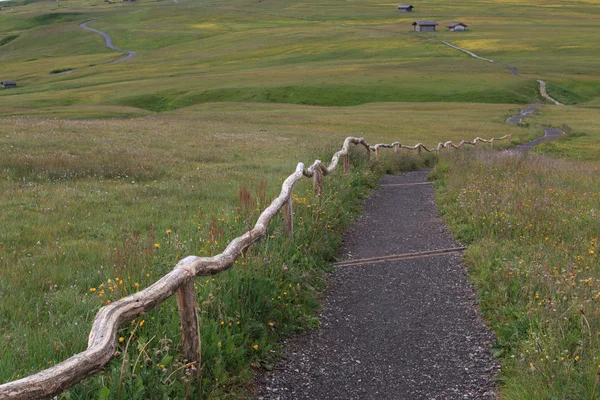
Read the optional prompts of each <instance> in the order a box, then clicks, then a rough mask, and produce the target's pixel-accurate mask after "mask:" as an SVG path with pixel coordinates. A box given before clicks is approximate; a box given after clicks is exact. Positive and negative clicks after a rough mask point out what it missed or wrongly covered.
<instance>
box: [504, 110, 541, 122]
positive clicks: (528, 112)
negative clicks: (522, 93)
mask: <svg viewBox="0 0 600 400" xmlns="http://www.w3.org/2000/svg"><path fill="white" fill-rule="evenodd" d="M535 110H537V108H535V107H534V106H529V107H527V108H526V109H524V110H523V111H521V114H519V115H515V116H514V117H510V118H509V119H507V120H506V122H508V123H509V124H520V123H521V122H523V118H524V117H526V116H528V115H531V114H533V113H534V112H535Z"/></svg>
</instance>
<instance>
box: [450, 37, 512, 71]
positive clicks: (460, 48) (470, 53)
mask: <svg viewBox="0 0 600 400" xmlns="http://www.w3.org/2000/svg"><path fill="white" fill-rule="evenodd" d="M440 42H441V43H443V44H445V45H446V46H449V47H452V48H453V49H456V50H459V51H462V52H464V53H467V54H468V55H470V56H471V57H474V58H477V59H478V60H482V61H487V62H491V63H493V64H497V65H501V66H503V67H504V68H506V69H507V70H509V71H510V73H511V74H513V75H514V76H519V77H520V76H521V75H520V74H519V72H518V71H517V69H516V68H515V67H511V66H510V65H506V64H502V63H499V62H498V61H494V60H491V59H489V58H484V57H481V56H478V55H477V54H475V53H473V52H472V51H469V50H467V49H463V48H462V47H458V46H455V45H453V44H451V43H448V42H445V41H443V40H440Z"/></svg>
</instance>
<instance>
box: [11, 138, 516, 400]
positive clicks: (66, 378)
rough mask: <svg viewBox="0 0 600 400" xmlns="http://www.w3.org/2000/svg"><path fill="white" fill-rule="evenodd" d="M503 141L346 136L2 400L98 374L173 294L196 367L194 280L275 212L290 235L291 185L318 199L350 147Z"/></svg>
mask: <svg viewBox="0 0 600 400" xmlns="http://www.w3.org/2000/svg"><path fill="white" fill-rule="evenodd" d="M504 139H508V142H509V143H510V135H506V136H503V137H501V138H493V139H490V140H486V139H481V138H475V140H473V141H471V142H469V141H465V140H463V141H461V142H460V143H459V144H457V145H455V144H454V143H452V142H445V143H439V144H438V145H437V147H436V148H432V149H429V148H427V147H425V146H424V145H423V144H422V143H418V144H416V145H414V146H406V145H402V144H400V143H399V142H395V143H392V144H376V145H374V146H370V145H369V144H368V143H367V142H366V141H365V139H363V138H357V137H348V138H346V140H345V141H344V145H343V146H342V149H341V150H340V151H338V152H337V153H335V155H334V156H333V158H332V159H331V162H330V163H329V165H325V164H323V163H322V162H321V161H320V160H316V161H315V162H314V163H313V164H312V165H311V166H309V167H308V168H305V167H304V164H303V163H298V165H297V167H296V171H295V172H294V173H293V174H292V175H290V176H289V177H288V178H287V179H286V180H285V181H284V182H283V184H282V187H281V192H280V193H279V196H278V197H277V198H276V199H275V200H273V202H272V203H271V205H269V207H267V208H266V209H265V210H264V211H263V212H262V213H261V214H260V216H259V217H258V220H257V222H256V225H254V228H253V229H251V230H249V231H248V232H246V233H245V234H243V235H242V236H239V237H237V238H235V239H233V240H232V241H231V242H230V243H229V244H228V245H227V248H226V249H225V251H223V253H221V254H218V255H216V256H214V257H196V256H189V257H186V258H184V259H183V260H181V261H179V263H177V265H176V266H175V268H174V269H173V271H171V272H170V273H168V274H167V275H165V276H164V277H162V278H161V279H160V280H158V281H157V282H156V283H154V284H153V285H151V286H149V287H148V288H146V289H144V290H142V291H140V292H137V293H135V294H133V295H131V296H128V297H125V298H124V299H121V300H119V301H115V302H114V303H110V304H109V305H106V306H104V307H102V308H101V309H100V311H98V314H96V317H95V318H94V322H93V324H92V330H91V332H90V335H89V339H88V347H87V349H86V350H85V351H83V352H81V353H78V354H75V355H74V356H72V357H71V358H69V359H67V360H65V361H63V362H61V363H59V364H56V365H54V366H53V367H51V368H48V369H46V370H43V371H40V372H38V373H36V374H34V375H30V376H28V377H25V378H22V379H19V380H16V381H13V382H8V383H5V384H3V385H0V399H2V400H4V399H41V398H47V397H51V396H54V395H56V394H58V393H60V392H62V391H64V390H65V389H67V388H69V387H71V386H73V385H74V384H76V383H78V382H80V381H81V380H83V379H84V378H86V377H88V376H90V375H93V374H94V373H96V372H98V371H100V370H101V369H102V368H103V367H104V366H105V365H106V364H107V363H108V362H109V361H110V360H111V358H112V357H113V355H114V353H115V351H116V349H117V330H118V329H119V326H120V325H121V324H123V323H125V322H128V321H131V320H133V319H135V318H137V317H139V316H140V315H142V314H144V313H146V312H148V311H150V310H152V309H154V308H155V307H157V306H158V305H160V304H161V303H162V302H163V301H165V300H166V299H167V298H169V297H170V296H172V295H173V294H176V296H177V306H178V308H179V316H180V322H181V337H182V344H183V353H184V358H186V359H187V360H189V361H191V362H194V363H198V362H199V360H200V346H199V344H200V336H199V328H198V317H197V314H196V307H197V306H196V295H195V291H194V278H195V277H196V276H203V275H213V274H217V273H219V272H222V271H225V270H227V269H229V268H230V267H231V266H232V265H233V264H234V262H235V260H236V259H237V258H238V257H239V256H240V255H241V254H242V252H244V251H245V250H246V249H247V248H248V247H250V246H251V245H252V244H253V243H254V242H256V241H258V240H260V239H261V238H262V237H264V236H265V234H266V231H267V226H268V224H269V222H270V221H271V219H273V217H274V216H275V214H276V213H277V212H278V211H279V210H282V213H283V220H284V228H285V231H286V233H287V234H289V235H292V234H293V220H292V215H293V214H292V190H293V188H294V184H295V183H296V182H298V181H299V180H300V179H301V178H302V177H303V176H305V177H308V178H313V181H314V191H315V194H316V195H320V194H321V193H322V190H323V185H322V180H323V176H324V175H328V174H330V173H331V172H333V171H334V170H335V168H336V167H337V165H338V162H339V160H340V157H342V158H343V170H344V173H348V172H349V169H350V162H349V147H350V145H361V146H363V147H364V148H365V150H366V152H367V153H366V154H367V157H370V153H371V151H373V152H375V156H376V158H377V159H379V156H380V149H382V148H393V149H394V150H395V152H396V153H397V154H398V153H400V151H401V149H408V150H417V151H418V153H419V154H421V152H422V150H425V151H427V152H440V151H441V150H442V149H449V148H455V149H460V148H462V147H464V146H465V145H471V146H474V145H476V144H477V142H484V143H490V144H491V145H492V146H493V144H494V141H498V140H504ZM198 370H199V368H198Z"/></svg>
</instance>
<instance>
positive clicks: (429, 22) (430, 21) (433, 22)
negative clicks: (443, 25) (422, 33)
mask: <svg viewBox="0 0 600 400" xmlns="http://www.w3.org/2000/svg"><path fill="white" fill-rule="evenodd" d="M412 24H413V25H419V26H435V25H437V24H438V23H437V22H435V21H433V20H426V21H415V22H413V23H412Z"/></svg>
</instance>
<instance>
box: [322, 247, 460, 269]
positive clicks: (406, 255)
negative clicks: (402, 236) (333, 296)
mask: <svg viewBox="0 0 600 400" xmlns="http://www.w3.org/2000/svg"><path fill="white" fill-rule="evenodd" d="M466 249H467V248H466V247H453V248H451V249H441V250H431V251H419V252H416V253H404V254H392V255H390V256H382V257H371V258H362V259H360V260H349V261H340V262H336V263H333V266H335V267H352V266H356V265H367V264H377V263H381V262H386V261H398V260H408V259H411V258H422V257H433V256H441V255H445V254H450V253H461V252H463V251H465V250H466Z"/></svg>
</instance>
